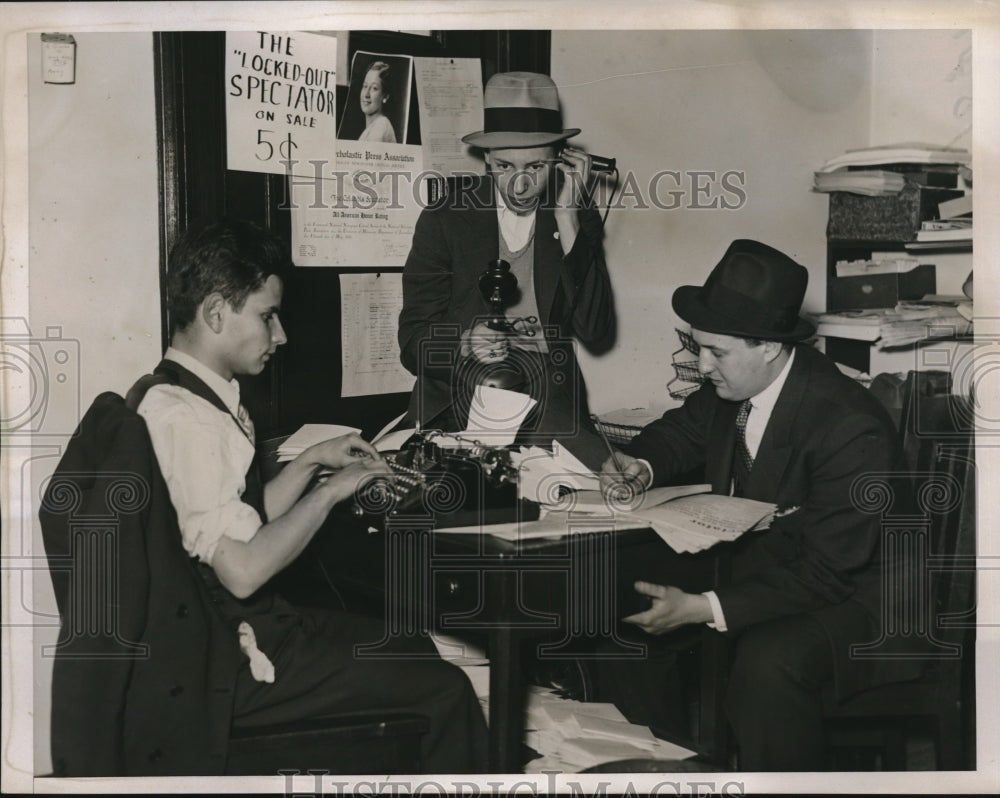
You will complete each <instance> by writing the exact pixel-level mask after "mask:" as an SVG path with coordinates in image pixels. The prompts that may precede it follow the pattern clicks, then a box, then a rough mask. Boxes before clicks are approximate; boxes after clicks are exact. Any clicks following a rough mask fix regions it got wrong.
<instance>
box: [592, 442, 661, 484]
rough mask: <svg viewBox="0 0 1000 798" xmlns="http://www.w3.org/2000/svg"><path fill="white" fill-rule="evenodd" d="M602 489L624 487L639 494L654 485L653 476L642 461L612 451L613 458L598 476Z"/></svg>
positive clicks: (604, 465) (608, 460)
mask: <svg viewBox="0 0 1000 798" xmlns="http://www.w3.org/2000/svg"><path fill="white" fill-rule="evenodd" d="M598 476H599V477H600V480H601V487H602V488H604V489H605V490H616V489H619V488H620V487H622V486H625V487H629V488H631V489H632V490H634V491H636V492H639V491H642V490H645V489H646V488H648V487H649V486H650V485H652V483H653V475H652V474H651V473H650V472H649V469H648V468H647V467H646V464H645V463H644V462H642V461H641V460H637V459H636V458H634V457H632V456H630V455H627V454H623V453H622V452H618V451H614V450H612V452H611V456H610V457H609V458H608V459H607V460H605V461H604V464H603V465H602V466H601V473H600V474H599V475H598Z"/></svg>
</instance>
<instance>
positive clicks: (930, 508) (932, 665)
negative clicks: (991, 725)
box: [824, 372, 976, 770]
mask: <svg viewBox="0 0 1000 798" xmlns="http://www.w3.org/2000/svg"><path fill="white" fill-rule="evenodd" d="M942 382H944V383H945V384H946V382H947V381H945V380H942V376H941V374H940V373H934V372H930V373H928V372H924V373H920V372H911V373H910V374H909V375H908V377H907V380H906V388H905V390H904V392H903V406H902V408H901V412H900V418H899V425H900V427H899V428H900V432H901V437H902V442H903V447H904V451H905V452H906V455H907V461H908V466H909V468H910V469H911V472H912V479H913V484H912V488H913V491H914V496H915V498H916V503H917V511H918V513H917V515H916V516H912V517H910V518H899V517H895V516H893V515H891V514H889V511H888V510H887V511H886V514H885V515H883V527H884V541H885V544H886V545H892V546H893V547H895V549H896V550H897V551H898V552H899V553H900V554H901V555H902V556H903V557H904V559H905V560H906V563H905V565H906V566H907V568H908V571H907V573H908V574H909V575H910V576H911V577H912V579H913V582H912V583H911V584H912V585H913V586H915V587H916V589H917V592H916V593H914V594H913V595H914V598H915V600H913V601H909V602H906V603H905V604H903V605H902V606H901V608H900V612H899V613H897V614H896V615H895V616H894V617H891V618H889V619H888V621H887V626H886V629H887V630H888V631H889V633H890V635H894V636H896V637H897V638H899V637H909V639H910V642H912V643H913V645H912V646H909V645H903V646H898V645H897V646H896V647H895V648H894V650H897V649H898V650H899V651H903V652H909V655H910V656H913V657H914V658H917V659H920V661H921V662H923V669H922V672H921V673H920V675H919V677H918V678H915V679H912V680H910V681H905V682H894V683H890V684H886V685H883V686H880V687H876V688H873V689H870V690H867V691H864V692H862V693H860V694H857V695H854V696H852V697H849V698H848V699H847V700H846V701H843V702H841V703H837V702H835V701H834V700H833V698H832V696H831V695H829V694H828V695H826V697H825V698H826V700H825V707H824V709H825V716H826V719H827V722H828V730H829V734H830V736H829V740H830V745H831V750H832V752H833V753H834V754H836V753H838V751H839V752H842V751H843V749H844V748H855V749H859V748H870V747H874V748H875V749H876V750H877V751H878V752H879V754H878V757H877V761H876V764H878V765H881V768H882V769H885V770H903V769H905V767H906V750H905V746H906V742H907V740H906V737H907V732H908V731H913V730H914V729H916V728H918V727H919V726H918V724H919V722H920V721H923V722H924V724H925V728H926V730H927V731H928V732H932V733H933V739H934V745H935V752H936V757H935V767H936V769H938V770H961V769H964V768H971V767H974V762H973V761H972V759H973V758H974V744H973V740H972V739H971V734H969V729H970V728H971V725H972V724H971V712H972V711H973V709H974V707H973V701H972V700H970V699H971V696H970V689H971V684H972V678H971V677H972V668H973V660H972V657H973V652H974V648H973V644H974V611H975V607H974V604H973V596H974V574H973V569H974V562H975V482H976V480H975V464H974V457H973V455H974V453H973V446H972V436H971V429H970V428H971V416H970V413H971V410H970V407H969V405H968V403H967V402H966V401H964V400H963V399H961V398H959V397H954V396H951V395H950V394H948V393H947V392H946V391H945V392H937V391H938V390H939V389H940V386H941V384H942ZM892 642H895V643H897V644H898V643H900V642H901V641H900V640H899V639H897V640H895V641H892ZM902 642H904V643H905V642H906V641H905V640H904V641H902ZM901 655H905V654H899V653H897V654H896V656H901Z"/></svg>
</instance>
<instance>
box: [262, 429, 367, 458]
mask: <svg viewBox="0 0 1000 798" xmlns="http://www.w3.org/2000/svg"><path fill="white" fill-rule="evenodd" d="M352 432H356V433H360V432H361V430H359V429H358V428H357V427H345V426H342V425H340V424H303V425H302V426H301V427H300V428H299V430H298V431H297V432H296V433H294V434H293V435H289V436H288V438H287V439H286V440H285V442H284V443H282V444H281V446H279V447H278V462H279V463H284V462H287V461H289V460H294V459H295V458H296V457H298V456H299V455H300V454H302V452H304V451H305V450H306V449H308V448H309V447H310V446H314V445H315V444H317V443H323V441H328V440H330V439H331V438H339V437H340V436H341V435H349V434H350V433H352Z"/></svg>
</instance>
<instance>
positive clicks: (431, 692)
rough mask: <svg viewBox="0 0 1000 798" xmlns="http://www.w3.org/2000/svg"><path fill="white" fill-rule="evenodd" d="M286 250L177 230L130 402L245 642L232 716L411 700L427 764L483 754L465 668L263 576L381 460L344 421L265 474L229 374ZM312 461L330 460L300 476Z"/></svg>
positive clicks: (259, 331) (259, 330)
mask: <svg viewBox="0 0 1000 798" xmlns="http://www.w3.org/2000/svg"><path fill="white" fill-rule="evenodd" d="M287 266H288V256H287V254H286V248H285V247H283V246H282V244H281V243H280V241H279V240H278V239H276V238H274V237H272V236H271V235H269V234H268V233H266V232H265V231H263V230H261V229H260V228H258V227H256V226H255V225H253V224H250V223H248V222H240V221H232V220H224V221H221V222H217V223H214V224H209V225H206V226H202V227H200V228H198V229H193V230H189V231H188V232H186V233H185V234H184V235H183V236H182V237H181V239H180V240H179V241H178V243H177V245H176V246H175V247H174V250H173V251H172V253H171V259H170V271H169V277H168V280H169V282H168V297H169V311H170V320H171V325H172V338H171V346H170V348H169V349H168V350H167V352H166V355H165V357H164V360H163V361H162V362H161V363H160V365H159V366H158V367H157V370H156V373H157V374H159V375H161V377H160V379H161V380H164V381H162V382H159V383H157V384H153V385H152V386H151V387H149V388H148V389H147V390H146V393H145V396H144V397H143V399H142V401H141V403H140V404H139V407H138V412H139V414H140V415H141V416H142V417H143V418H144V419H145V420H146V424H147V426H148V428H149V433H150V437H151V439H152V443H153V449H154V451H155V454H156V459H157V461H158V464H159V467H160V469H161V471H162V473H163V476H164V479H165V482H166V484H167V487H168V490H169V493H170V499H171V502H172V503H173V505H174V507H175V509H176V511H177V519H178V522H179V526H180V533H181V536H182V539H183V544H184V547H185V549H186V550H187V552H188V553H189V554H190V555H192V556H193V557H195V558H197V560H198V561H199V564H198V569H199V571H200V572H201V574H202V576H203V577H204V579H205V580H206V582H207V584H208V587H209V591H210V592H211V594H212V596H213V601H214V603H215V606H216V608H217V609H218V610H219V612H220V613H221V614H222V616H223V617H224V618H225V619H226V620H228V621H229V622H230V624H231V626H232V634H233V640H234V644H235V643H236V641H237V635H239V644H240V646H241V648H242V649H243V650H244V652H245V653H246V654H247V661H246V662H245V663H244V665H243V667H241V668H240V670H239V672H238V673H237V674H235V676H234V678H235V689H234V695H235V699H234V703H233V710H232V711H233V716H232V725H233V726H237V727H238V726H260V725H267V724H270V723H280V722H285V721H289V720H295V719H301V718H309V717H316V716H322V715H327V714H333V713H342V712H352V711H371V710H382V709H385V710H397V711H409V712H418V713H422V714H424V715H426V716H428V717H429V719H430V724H431V725H430V731H429V733H428V734H427V735H425V737H424V740H423V743H422V751H421V753H422V762H423V766H424V769H425V770H426V771H427V772H432V773H460V772H482V771H483V770H485V767H486V765H485V751H486V726H485V722H484V719H483V714H482V710H481V709H480V707H479V704H478V701H477V699H476V696H475V694H474V692H473V690H472V687H471V685H470V684H469V682H468V680H467V679H466V677H465V675H464V674H463V673H462V672H461V671H460V670H458V669H457V668H455V667H453V666H451V665H449V664H447V663H445V662H443V661H442V660H440V658H438V657H437V656H436V652H435V650H434V648H433V646H432V645H430V644H429V643H428V644H426V646H427V648H424V645H425V644H424V643H416V642H413V643H407V642H403V643H399V644H397V645H400V646H406V647H408V648H409V649H411V650H412V653H413V654H414V655H415V656H414V657H412V658H409V659H406V658H402V659H401V658H400V656H401V653H402V652H400V651H398V650H397V651H395V652H394V654H395V657H394V658H393V659H389V658H372V657H367V658H366V659H364V660H358V659H357V658H356V657H355V655H354V647H355V645H357V644H361V643H374V642H377V641H380V640H381V639H382V638H383V637H384V632H383V628H382V624H381V623H378V622H374V621H372V620H369V619H365V618H361V617H355V616H352V615H350V614H348V613H344V612H339V611H336V610H315V609H304V608H299V607H294V606H292V605H291V604H289V603H288V602H287V601H285V600H284V599H283V598H281V597H280V596H277V595H274V594H273V592H272V591H271V590H270V589H269V586H268V585H267V583H268V581H269V580H270V579H271V577H273V576H274V575H275V574H277V573H278V572H279V571H281V570H282V569H284V568H285V567H286V566H287V565H289V564H290V563H291V562H292V561H293V560H294V559H295V558H296V556H298V555H299V554H300V553H301V552H302V550H303V549H304V548H305V546H306V545H307V544H308V542H309V541H310V539H311V538H312V536H313V535H314V534H315V532H316V531H317V530H318V529H319V528H320V526H321V524H322V523H323V522H324V520H325V519H326V517H327V514H328V513H329V511H330V510H331V508H332V507H333V506H334V505H335V504H337V503H338V502H340V501H343V500H344V499H347V498H349V497H350V496H351V495H352V494H353V492H354V491H355V489H356V488H357V487H358V486H359V484H360V483H361V482H363V481H365V480H366V479H369V478H371V477H372V476H374V475H378V474H385V473H388V470H389V469H388V467H387V466H386V464H385V463H384V461H382V460H381V458H380V457H379V455H378V454H377V452H376V451H375V449H374V448H373V447H372V446H371V445H370V444H368V443H366V442H365V441H364V440H362V439H361V438H360V437H359V436H357V435H347V436H344V437H341V438H337V439H335V440H331V441H327V442H325V443H322V444H318V445H316V446H313V447H310V448H309V449H307V450H306V451H305V452H303V453H302V454H301V455H300V456H299V457H298V458H297V459H296V460H294V461H292V462H291V463H289V464H288V465H287V466H286V467H285V468H284V469H283V470H282V471H281V472H280V474H279V475H278V476H276V477H275V478H274V479H272V480H271V481H270V482H268V483H267V484H262V483H261V481H260V478H259V474H258V469H257V461H256V455H255V446H254V430H253V424H252V422H251V421H250V419H249V417H248V415H247V412H246V409H245V408H244V407H243V406H242V405H241V404H240V397H239V385H238V383H237V382H236V380H235V379H234V378H235V376H236V375H239V374H258V373H260V372H261V371H262V370H263V369H264V367H265V365H266V363H267V361H268V359H269V358H270V357H271V355H273V354H274V352H275V350H276V349H277V348H278V347H279V346H280V345H281V344H283V343H285V333H284V330H283V329H282V326H281V321H280V320H279V317H278V313H279V309H280V306H281V298H282V286H283V282H282V274H283V271H284V270H285V268H286V267H287ZM321 468H332V469H338V470H337V471H336V472H335V473H334V474H333V475H332V476H330V477H328V478H326V479H325V480H321V481H319V482H314V479H315V477H316V475H317V472H318V471H319V470H320V469H321Z"/></svg>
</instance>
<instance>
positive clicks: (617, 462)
mask: <svg viewBox="0 0 1000 798" xmlns="http://www.w3.org/2000/svg"><path fill="white" fill-rule="evenodd" d="M594 426H595V427H597V434H598V435H600V436H601V440H602V441H604V445H605V446H607V447H608V453H609V454H610V455H611V459H612V460H613V461H614V463H615V468H617V469H618V473H619V474H621V475H622V477H623V478H624V476H625V470H624V469H623V468H622V462H621V460H619V459H618V452H616V451H615V450H614V447H612V446H611V441H609V440H608V436H607V434H606V433H605V432H604V428H603V427H602V426H601V425H600V423H596V424H594Z"/></svg>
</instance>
